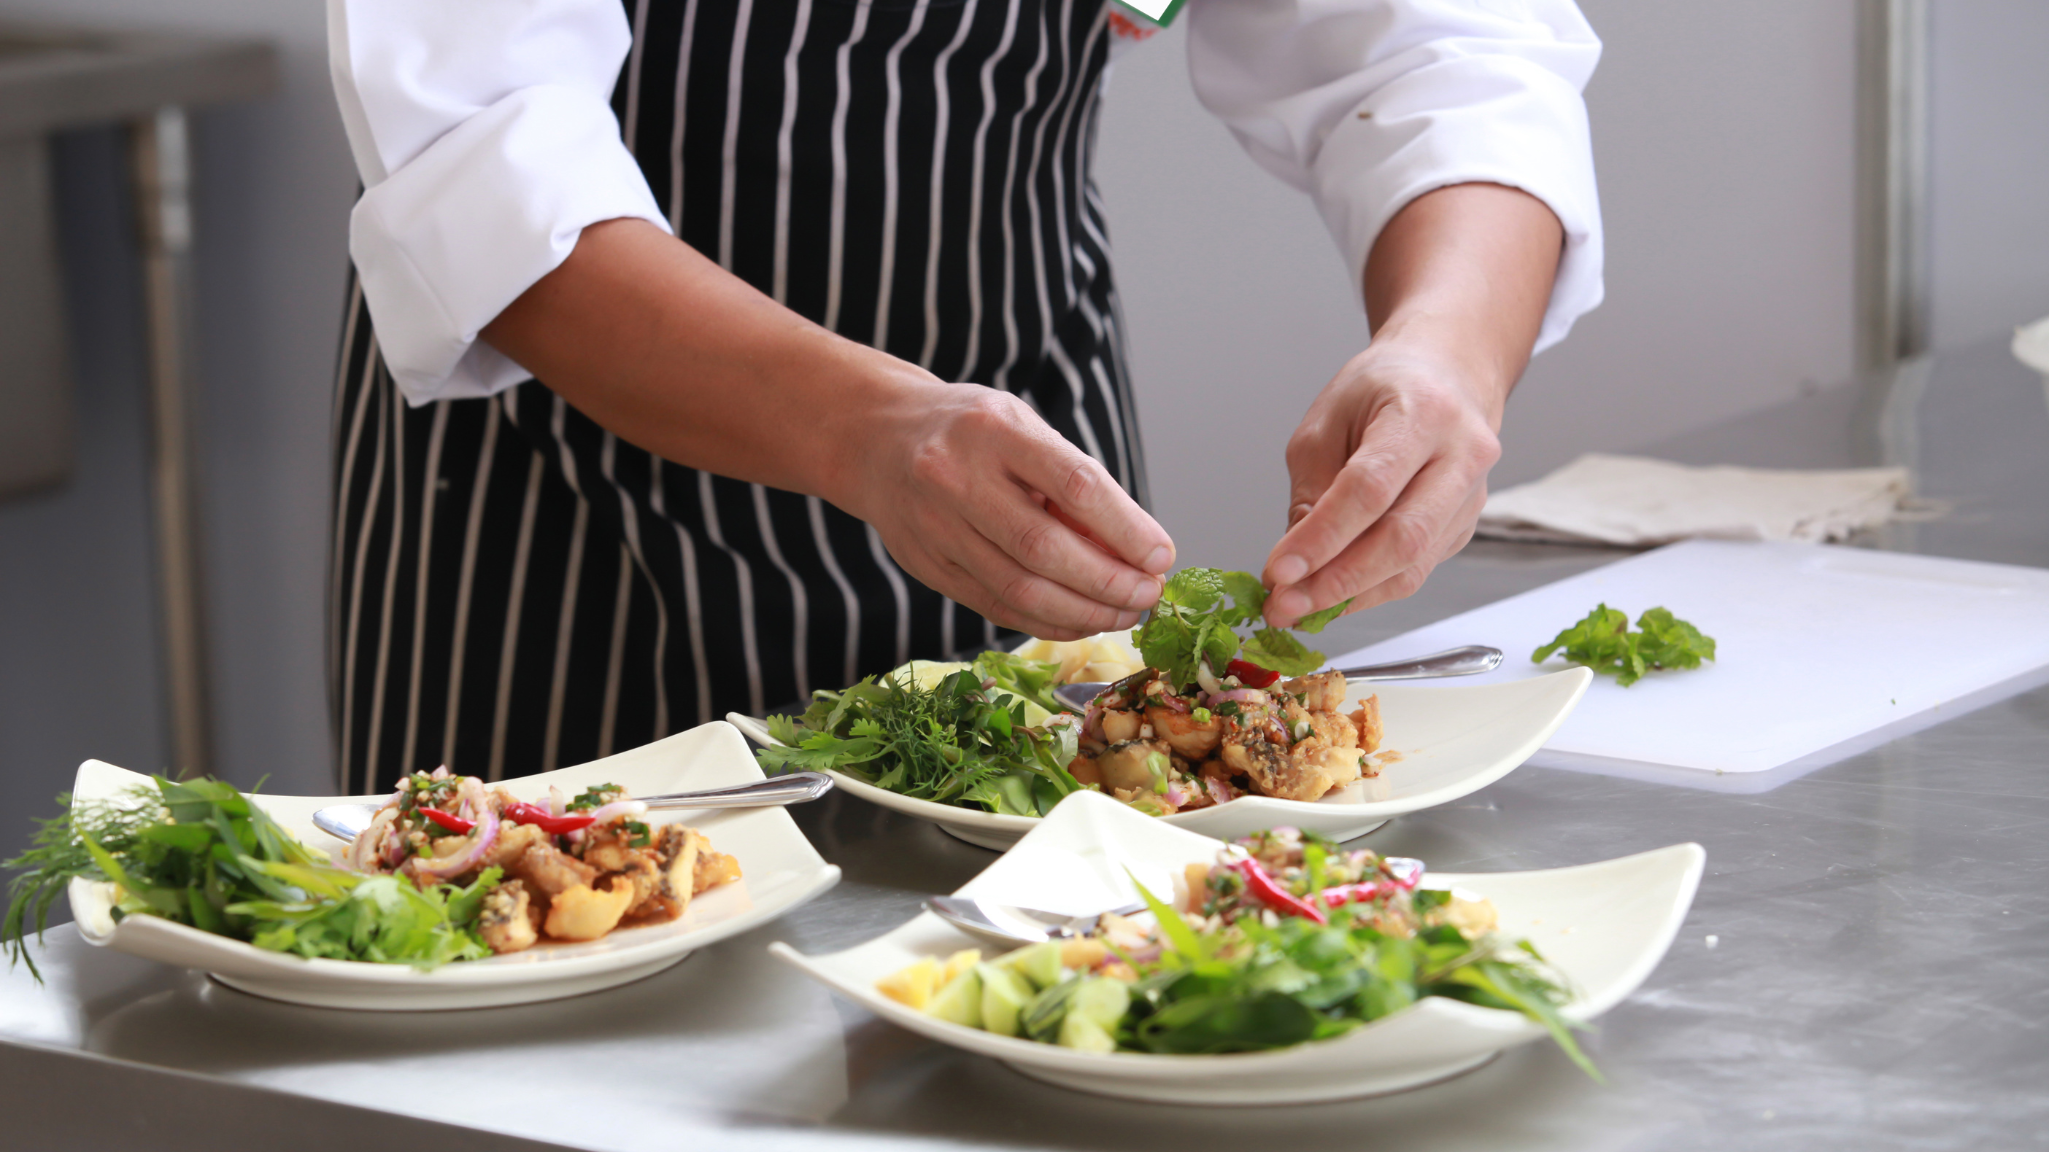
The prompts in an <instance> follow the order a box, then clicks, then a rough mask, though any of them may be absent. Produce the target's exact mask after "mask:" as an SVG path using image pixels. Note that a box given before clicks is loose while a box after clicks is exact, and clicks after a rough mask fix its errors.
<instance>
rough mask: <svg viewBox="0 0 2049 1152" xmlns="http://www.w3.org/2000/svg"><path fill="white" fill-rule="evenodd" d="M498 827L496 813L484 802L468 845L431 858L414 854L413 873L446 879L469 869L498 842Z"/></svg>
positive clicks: (430, 877) (432, 878)
mask: <svg viewBox="0 0 2049 1152" xmlns="http://www.w3.org/2000/svg"><path fill="white" fill-rule="evenodd" d="M498 828H499V820H498V813H496V812H493V811H492V810H491V806H490V805H488V804H486V805H485V806H484V811H483V815H482V820H481V822H480V823H479V824H478V825H477V830H476V831H475V832H472V833H470V837H471V839H470V844H469V847H467V848H464V849H463V850H462V851H460V852H456V853H453V854H451V855H448V856H440V857H435V858H432V859H429V858H428V857H425V856H415V857H414V858H413V861H412V868H413V875H415V876H421V877H425V878H427V879H430V880H448V879H451V878H453V877H456V876H460V875H462V874H463V873H465V872H468V871H470V870H471V869H473V868H475V867H476V866H477V861H479V860H481V859H483V858H484V855H485V853H487V852H489V851H490V850H491V848H492V846H493V845H495V844H497V843H498Z"/></svg>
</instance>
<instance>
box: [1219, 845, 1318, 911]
mask: <svg viewBox="0 0 2049 1152" xmlns="http://www.w3.org/2000/svg"><path fill="white" fill-rule="evenodd" d="M1227 867H1229V868H1230V869H1231V870H1232V871H1233V872H1236V873H1237V874H1238V875H1240V876H1243V877H1244V878H1245V890H1246V891H1247V892H1249V893H1251V894H1252V896H1253V898H1254V899H1256V900H1258V901H1259V902H1260V903H1261V904H1264V905H1266V906H1267V907H1269V908H1271V909H1273V910H1274V911H1276V912H1279V913H1281V914H1283V915H1286V916H1300V917H1302V918H1303V919H1304V920H1314V921H1315V922H1316V923H1318V924H1328V923H1330V917H1328V916H1325V915H1324V914H1323V909H1321V908H1318V907H1317V906H1316V905H1314V904H1311V903H1310V902H1308V901H1307V900H1304V899H1302V898H1301V897H1300V896H1297V895H1295V894H1294V893H1292V892H1290V891H1288V890H1287V889H1286V888H1283V887H1281V886H1280V884H1279V883H1278V882H1277V881H1275V880H1274V878H1273V876H1272V874H1270V873H1269V872H1267V870H1266V869H1265V868H1262V867H1260V864H1259V861H1257V860H1254V859H1252V858H1251V857H1249V856H1248V857H1245V858H1244V859H1240V860H1233V861H1231V863H1230V864H1229V865H1227Z"/></svg>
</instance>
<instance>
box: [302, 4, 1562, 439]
mask: <svg viewBox="0 0 2049 1152" xmlns="http://www.w3.org/2000/svg"><path fill="white" fill-rule="evenodd" d="M327 14H328V62H329V67H330V71H331V72H332V75H333V80H334V86H335V93H336V96H337V99H338V101H339V103H340V106H341V111H342V122H343V125H344V127H345V128H346V129H347V132H348V137H349V145H350V148H351V150H352V151H353V152H354V155H355V159H356V166H357V169H358V172H359V174H360V175H361V177H362V180H363V185H364V189H365V190H364V193H363V196H362V199H361V200H360V201H358V203H357V206H356V209H355V212H354V214H353V215H352V216H351V218H350V229H349V253H350V255H351V257H353V259H354V260H355V263H356V268H357V272H358V275H359V277H360V279H361V283H362V287H363V294H364V298H365V300H366V301H367V302H368V304H369V307H370V312H371V316H372V318H373V319H374V320H375V322H376V325H377V334H378V340H379V344H380V347H381V349H382V352H383V355H384V359H385V362H386V363H387V364H388V365H389V366H390V368H391V372H392V376H393V379H394V380H395V381H396V383H397V385H398V387H399V390H400V391H401V392H402V393H403V394H404V395H405V397H406V399H407V401H408V402H409V403H412V404H414V405H419V404H425V403H428V402H430V401H433V400H439V399H446V398H453V397H468V396H488V395H490V394H492V393H494V392H497V391H500V390H502V389H505V388H508V387H511V386H513V385H514V384H517V383H519V382H520V381H522V380H524V379H525V378H526V373H525V372H524V371H523V370H522V369H521V368H520V367H519V366H518V365H517V364H515V363H513V362H512V361H511V360H509V359H507V358H506V357H504V356H502V355H500V354H498V353H497V352H496V351H494V350H493V349H491V348H490V347H489V346H488V345H486V344H480V343H478V342H477V333H478V332H479V331H480V330H482V328H483V327H484V326H485V325H486V324H488V323H490V322H491V320H492V319H494V318H495V317H496V316H497V315H498V313H499V312H500V311H502V310H503V309H504V308H505V306H506V305H507V304H510V303H511V302H512V301H513V300H514V299H516V298H517V297H518V296H519V295H520V293H522V292H524V291H525V290H526V289H527V288H528V287H530V286H531V285H532V284H533V283H534V282H535V281H536V280H539V279H540V278H541V277H542V276H545V275H546V274H547V273H549V272H551V271H553V270H554V269H555V268H556V267H557V266H559V265H560V264H561V263H562V261H563V260H565V259H567V258H568V255H569V252H570V250H571V249H572V248H574V247H575V244H576V240H577V238H578V237H579V236H580V235H581V234H582V230H583V228H584V227H585V226H587V225H589V224H594V223H597V222H599V221H602V220H607V219H614V218H621V217H636V218H639V219H644V220H647V221H649V222H651V223H654V224H657V225H659V226H661V227H663V228H670V227H671V223H670V221H668V220H667V219H666V218H665V216H664V214H663V212H662V209H661V206H660V204H659V202H658V201H657V200H656V198H655V196H654V194H653V193H652V192H651V191H650V189H649V188H648V186H647V182H646V180H645V179H644V178H643V177H642V175H641V172H640V168H639V166H638V164H637V163H636V162H635V161H634V158H633V156H632V154H631V152H629V151H628V149H627V147H626V145H625V143H624V142H623V141H622V140H621V139H620V130H619V124H618V121H617V119H616V118H615V117H614V116H613V114H612V109H611V107H610V98H611V94H612V89H613V86H614V84H615V83H616V82H617V79H618V75H619V69H620V67H621V64H622V63H623V62H624V60H625V58H626V55H627V52H628V50H629V49H630V48H631V46H632V32H631V29H630V28H629V27H628V25H627V22H626V16H625V10H624V9H623V8H622V7H621V5H620V4H619V3H618V2H617V0H523V2H522V3H519V4H505V3H502V2H500V0H434V2H432V3H421V2H419V0H327ZM1188 21H1189V33H1188V38H1189V67H1190V71H1191V74H1192V75H1193V78H1194V82H1195V86H1196V90H1197V92H1198V93H1199V94H1200V96H1201V98H1202V100H1203V102H1204V103H1205V104H1206V105H1207V106H1208V107H1209V108H1210V109H1211V111H1212V112H1214V113H1215V114H1216V115H1217V116H1218V117H1219V118H1221V119H1222V120H1223V121H1224V122H1225V123H1226V124H1227V125H1229V126H1230V128H1231V129H1232V131H1233V132H1234V133H1235V134H1236V135H1237V137H1238V139H1239V140H1240V142H1241V143H1243V144H1244V145H1245V147H1246V148H1247V150H1248V151H1250V152H1251V153H1252V155H1253V156H1254V158H1255V159H1257V160H1258V161H1259V162H1260V163H1261V164H1262V165H1264V166H1265V167H1267V168H1268V169H1270V170H1271V171H1273V172H1275V173H1276V174H1278V175H1280V176H1281V177H1282V178H1283V179H1286V180H1288V181H1289V182H1290V183H1293V184H1295V185H1296V186H1298V187H1300V188H1303V189H1305V190H1307V191H1308V192H1309V193H1310V194H1311V196H1312V197H1313V198H1314V199H1315V200H1316V203H1317V206H1318V208H1319V209H1320V211H1321V212H1322V214H1323V217H1324V219H1325V221H1326V222H1327V224H1328V225H1329V227H1330V230H1331V232H1332V233H1333V234H1334V235H1335V236H1336V238H1337V240H1338V244H1339V248H1340V250H1341V252H1342V255H1343V256H1344V259H1345V261H1346V263H1347V266H1348V267H1349V268H1350V269H1351V275H1350V277H1349V278H1350V279H1351V280H1352V281H1353V282H1354V285H1355V286H1357V285H1358V281H1359V280H1360V276H1361V272H1362V270H1363V268H1364V265H1365V258H1366V253H1367V252H1368V251H1369V250H1370V249H1371V247H1372V244H1373V241H1374V239H1375V238H1376V237H1377V236H1378V235H1379V232H1380V229H1381V228H1382V227H1383V226H1384V225H1385V224H1386V223H1387V221H1388V220H1389V219H1390V218H1391V217H1393V216H1394V214H1395V213H1396V212H1398V211H1400V209H1401V208H1402V207H1403V206H1404V205H1405V204H1407V203H1408V202H1409V201H1410V200H1412V199H1414V198H1415V197H1417V196H1420V195H1422V194H1423V193H1425V192H1429V191H1431V190H1433V189H1436V188H1440V187H1444V186H1446V185H1449V184H1458V183H1467V182H1474V181H1486V182H1492V183H1499V184H1505V185H1509V186H1512V187H1516V188H1521V189H1523V190H1525V191H1527V192H1529V193H1530V194H1532V195H1534V196H1536V197H1538V198H1539V199H1541V200H1543V201H1544V202H1545V203H1546V204H1547V205H1549V206H1550V207H1551V209H1552V211H1553V212H1555V213H1556V214H1557V216H1558V218H1559V220H1560V221H1561V222H1562V223H1563V225H1564V229H1565V252H1564V256H1563V259H1562V261H1561V263H1560V265H1559V271H1558V276H1557V279H1556V281H1555V283H1554V287H1553V291H1552V297H1551V302H1550V307H1549V309H1548V311H1547V312H1546V314H1545V318H1544V324H1543V329H1542V334H1541V335H1540V337H1539V338H1538V341H1537V347H1538V348H1540V349H1541V348H1543V347H1545V346H1547V345H1549V344H1552V343H1554V342H1556V341H1557V340H1558V339H1560V338H1561V337H1563V336H1564V335H1565V332H1566V331H1567V329H1569V328H1570V327H1571V326H1572V323H1573V321H1574V320H1575V319H1577V318H1578V317H1579V316H1580V315H1581V314H1583V313H1585V312H1587V311H1588V310H1590V309H1592V308H1593V307H1594V306H1595V305H1597V304H1599V303H1600V300H1601V293H1602V287H1601V264H1602V252H1601V223H1600V206H1599V199H1598V196H1597V195H1596V191H1595V185H1594V167H1593V155H1592V150H1591V147H1590V144H1589V137H1588V132H1587V116H1586V107H1585V105H1584V103H1583V102H1582V101H1581V99H1580V90H1581V89H1582V88H1583V87H1584V86H1585V85H1586V82H1587V79H1588V78H1589V77H1590V76H1591V75H1592V73H1593V70H1594V66H1595V64H1596V62H1597V61H1598V60H1599V58H1600V52H1601V45H1600V41H1599V39H1597V38H1596V37H1595V35H1594V33H1593V31H1592V29H1591V28H1589V27H1588V25H1587V22H1586V20H1585V18H1584V17H1582V16H1581V15H1580V13H1579V10H1578V8H1577V7H1575V5H1574V4H1573V3H1572V2H1571V0H1493V2H1491V3H1485V4H1478V3H1471V2H1467V0H1314V2H1312V3H1305V2H1303V0H1191V3H1190V4H1189V5H1188ZM876 162H878V163H880V162H881V161H880V159H879V158H877V161H876Z"/></svg>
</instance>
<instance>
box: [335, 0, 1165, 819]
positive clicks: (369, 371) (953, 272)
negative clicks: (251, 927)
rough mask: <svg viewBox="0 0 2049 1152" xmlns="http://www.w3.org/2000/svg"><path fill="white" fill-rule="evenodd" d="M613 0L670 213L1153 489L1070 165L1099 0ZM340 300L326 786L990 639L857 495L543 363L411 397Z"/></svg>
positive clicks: (1105, 248) (578, 739) (768, 278)
mask: <svg viewBox="0 0 2049 1152" xmlns="http://www.w3.org/2000/svg"><path fill="white" fill-rule="evenodd" d="M626 4H627V10H628V17H629V19H630V20H631V21H632V27H633V49H632V55H631V56H630V57H629V58H628V61H627V63H626V66H625V68H624V69H623V70H622V74H621V76H620V82H619V85H618V89H617V92H616V95H615V97H614V107H615V110H616V111H617V113H618V116H619V120H620V123H621V125H622V127H623V130H624V132H625V137H626V140H627V141H628V143H629V145H630V146H631V147H632V149H633V151H634V153H635V154H636V156H637V157H638V158H639V161H640V164H641V168H642V170H643V171H644V172H645V173H646V175H647V179H648V183H649V185H650V187H652V188H653V189H654V192H655V195H656V198H657V199H658V200H661V201H663V202H664V203H665V205H666V207H667V210H668V212H669V218H670V222H671V224H672V225H673V226H674V227H675V229H676V232H677V234H678V235H679V236H681V237H682V238H683V239H684V240H686V241H688V242H689V243H690V244H691V245H693V246H694V247H696V248H697V249H698V250H699V251H701V252H704V253H706V254H707V255H710V256H714V257H716V258H717V259H718V260H719V262H720V263H721V264H723V265H724V266H725V267H726V268H728V269H730V270H731V271H733V272H734V273H735V274H737V275H739V276H741V277H742V278H744V279H746V280H747V281H748V282H750V283H752V284H753V285H755V286H756V287H758V288H760V289H761V290H762V291H764V292H767V293H769V294H770V295H772V296H774V298H775V299H777V300H779V301H781V302H782V303H784V304H786V305H788V306H789V307H790V308H792V309H794V310H795V311H797V312H799V313H801V314H803V315H804V316H806V317H809V318H810V319H812V320H815V321H817V322H818V323H820V324H823V325H824V326H826V327H828V328H831V329H833V330H834V331H837V332H839V333H841V334H843V335H846V336H848V337H850V338H852V339H856V340H860V341H863V342H865V343H868V344H872V345H874V346H876V347H879V348H882V349H885V350H887V351H889V352H891V353H893V354H895V355H897V356H900V357H903V358H904V359H907V360H911V361H914V362H916V363H918V364H920V365H922V366H924V367H925V368H927V369H929V370H930V371H932V372H933V373H935V374H937V375H939V376H942V377H944V378H947V379H950V380H959V381H970V382H975V383H981V384H986V385H990V386H992V387H996V388H1002V389H1006V390H1008V391H1010V392H1013V393H1015V394H1017V395H1018V396H1020V397H1021V398H1023V399H1025V400H1026V401H1027V402H1028V403H1030V404H1031V405H1032V406H1033V407H1034V408H1035V409H1036V410H1037V411H1038V412H1039V413H1040V414H1041V415H1042V416H1044V417H1045V418H1046V420H1047V421H1048V422H1049V423H1051V424H1052V426H1053V427H1054V428H1057V429H1059V430H1060V432H1061V433H1062V434H1063V435H1065V436H1066V437H1068V439H1070V440H1071V441H1073V442H1074V443H1075V444H1077V445H1079V446H1080V447H1081V448H1082V449H1083V450H1085V451H1087V452H1088V453H1089V454H1090V455H1092V456H1094V457H1096V458H1097V459H1098V460H1101V461H1102V462H1103V463H1104V464H1105V465H1106V466H1107V467H1108V468H1109V469H1110V471H1111V473H1112V474H1113V475H1114V476H1116V478H1117V479H1118V481H1119V482H1120V483H1122V484H1123V485H1124V486H1125V487H1126V489H1128V490H1129V491H1131V492H1132V493H1133V494H1134V495H1136V496H1137V497H1138V498H1139V499H1140V500H1141V501H1143V500H1144V498H1145V497H1144V492H1145V481H1144V465H1143V461H1142V457H1141V454H1140V451H1139V444H1138V438H1137V431H1136V428H1135V426H1134V423H1133V419H1132V406H1131V402H1130V399H1129V394H1128V392H1127V389H1126V387H1125V370H1124V364H1123V355H1122V339H1121V336H1120V334H1119V330H1118V318H1117V303H1116V293H1115V291H1114V290H1113V288H1112V285H1111V280H1110V272H1109V263H1108V260H1109V245H1108V242H1107V239H1106V237H1105V233H1104V227H1103V213H1102V209H1101V204H1100V201H1099V200H1098V198H1097V194H1096V190H1095V188H1094V186H1093V184H1092V183H1091V181H1090V178H1089V159H1090V154H1091V152H1092V149H1093V146H1094V141H1095V134H1096V123H1097V103H1098V99H1099V97H1100V93H1101V88H1102V75H1103V69H1104V64H1105V62H1106V60H1107V57H1108V55H1109V50H1110V40H1111V35H1110V33H1109V31H1108V29H1107V24H1106V18H1105V12H1104V4H1103V0H869V2H868V3H853V2H850V0H626ZM350 295H351V300H350V303H349V306H348V311H347V318H346V325H345V330H344V334H343V343H342V354H341V368H340V379H339V382H338V386H337V393H336V401H335V415H334V428H335V445H334V461H335V465H334V466H335V472H334V481H335V518H334V541H333V552H332V565H333V567H332V579H331V584H330V587H331V590H332V600H331V603H330V605H329V610H330V619H331V623H330V662H331V667H330V677H329V682H330V684H331V686H332V690H333V694H334V701H333V706H334V708H335V711H336V715H337V717H338V723H337V727H338V731H339V735H340V765H341V772H342V775H343V786H344V788H345V789H347V790H351V791H376V790H379V789H382V788H384V787H387V786H389V784H390V782H391V781H392V780H393V779H394V778H395V777H396V776H397V775H399V774H400V773H402V772H407V771H412V770H415V769H420V768H432V767H433V766H434V765H436V764H441V763H447V764H448V765H450V766H451V767H452V768H453V769H455V770H456V771H459V772H465V773H473V774H477V775H482V776H486V777H488V778H490V779H499V778H502V777H509V776H518V775H523V774H526V773H531V772H539V771H545V770H548V769H551V768H555V767H559V766H562V765H567V764H575V763H581V762H583V761H585V760H589V759H593V758H596V757H599V756H604V755H607V754H610V753H612V752H615V751H620V750H623V749H626V748H631V747H634V746H636V745H639V744H642V743H646V742H647V741H650V740H653V739H656V738H658V737H661V736H663V735H666V734H668V733H670V732H674V731H677V730H679V729H682V728H685V727H689V726H691V725H694V724H698V723H701V722H704V721H707V720H711V719H714V718H716V717H719V716H721V715H723V714H724V713H725V712H726V711H728V710H743V711H747V712H751V713H753V714H755V715H760V714H762V713H763V712H765V711H767V710H769V709H772V708H776V707H779V706H782V705H785V704H788V703H791V702H794V701H797V700H801V699H804V698H806V697H807V695H808V694H809V692H810V691H811V690H812V689H813V688H819V687H837V686H840V685H844V684H847V683H850V682H852V681H853V680H855V679H857V678H858V677H860V676H862V675H866V674H870V673H874V672H879V671H883V670H886V669H888V668H890V667H893V666H895V665H897V664H899V663H901V662H903V661H904V660H906V659H909V658H911V657H913V656H923V657H937V656H942V655H946V654H951V653H954V652H959V651H966V650H971V649H976V648H980V647H983V646H986V645H989V644H992V643H995V642H996V641H997V640H998V636H997V634H996V631H995V629H994V628H993V627H992V626H991V625H989V624H988V623H987V622H986V621H984V620H983V619H982V618H981V617H980V616H978V615H976V614H975V613H972V612H970V611H968V610H967V609H965V608H962V607H960V606H959V605H956V604H954V603H952V602H951V601H949V600H946V599H945V598H943V597H941V596H940V595H939V594H938V593H936V592H933V591H931V590H930V589H928V588H926V587H924V586H923V585H921V584H919V583H918V582H917V581H915V580H913V579H911V578H910V577H909V576H907V575H906V574H905V573H904V572H903V570H902V569H900V568H899V567H898V566H897V565H896V564H895V563H894V562H893V561H892V560H891V559H890V557H889V556H888V554H887V553H886V552H885V551H884V549H883V547H882V544H881V541H880V539H879V538H878V537H877V535H876V534H875V532H874V531H873V530H872V529H870V528H868V527H867V526H866V525H865V524H863V523H862V522H860V521H858V520H856V519H854V518H853V517H851V516H848V515H847V514H845V513H843V512H841V511H840V510H838V509H837V508H834V507H832V506H831V505H828V504H826V503H825V502H823V501H821V500H819V499H818V498H816V497H807V496H801V495H797V494H795V493H791V492H784V491H778V490H775V489H770V488H764V487H762V486H761V485H759V484H746V483H742V482H739V481H736V480H731V479H727V478H724V477H719V476H713V475H710V474H707V473H704V472H699V471H696V470H694V469H690V468H684V467H680V466H678V465H675V464H672V463H668V462H666V461H663V460H661V459H658V458H656V457H653V456H651V455H650V454H648V453H646V452H644V451H641V450H640V449H638V448H635V447H633V446H632V445H630V444H626V443H623V442H621V441H620V440H619V439H617V438H616V437H614V436H613V435H612V434H611V433H609V432H606V431H605V430H604V429H603V428H600V427H599V426H598V425H596V424H595V423H593V422H592V421H591V420H589V419H588V418H587V417H585V416H584V415H583V414H582V413H580V412H578V411H577V410H576V409H575V408H572V407H570V406H569V405H568V404H567V403H565V402H564V401H563V400H562V399H561V398H560V397H558V396H556V395H555V394H554V393H553V392H551V391H549V390H548V388H547V387H546V386H545V385H544V384H542V383H541V382H539V381H529V382H527V383H525V384H523V385H520V386H518V387H515V388H513V389H511V390H509V391H507V392H504V393H501V394H500V395H498V396H496V397H493V398H491V399H488V400H481V399H470V400H453V401H443V402H439V403H435V404H431V405H427V406H425V407H422V408H418V409H408V408H407V407H406V406H405V404H404V403H403V401H402V400H401V399H400V397H399V395H398V393H397V391H396V390H395V388H394V387H393V384H392V380H391V376H390V374H389V372H388V371H387V370H386V369H385V366H384V364H383V361H382V358H381V357H380V355H379V353H378V348H377V340H376V336H375V333H374V331H373V329H372V325H371V318H370V315H369V312H368V310H367V309H366V308H365V306H364V303H363V298H362V293H361V291H360V289H358V288H352V290H351V294H350ZM788 418H791V419H801V418H802V416H801V414H790V416H789V417H788Z"/></svg>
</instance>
